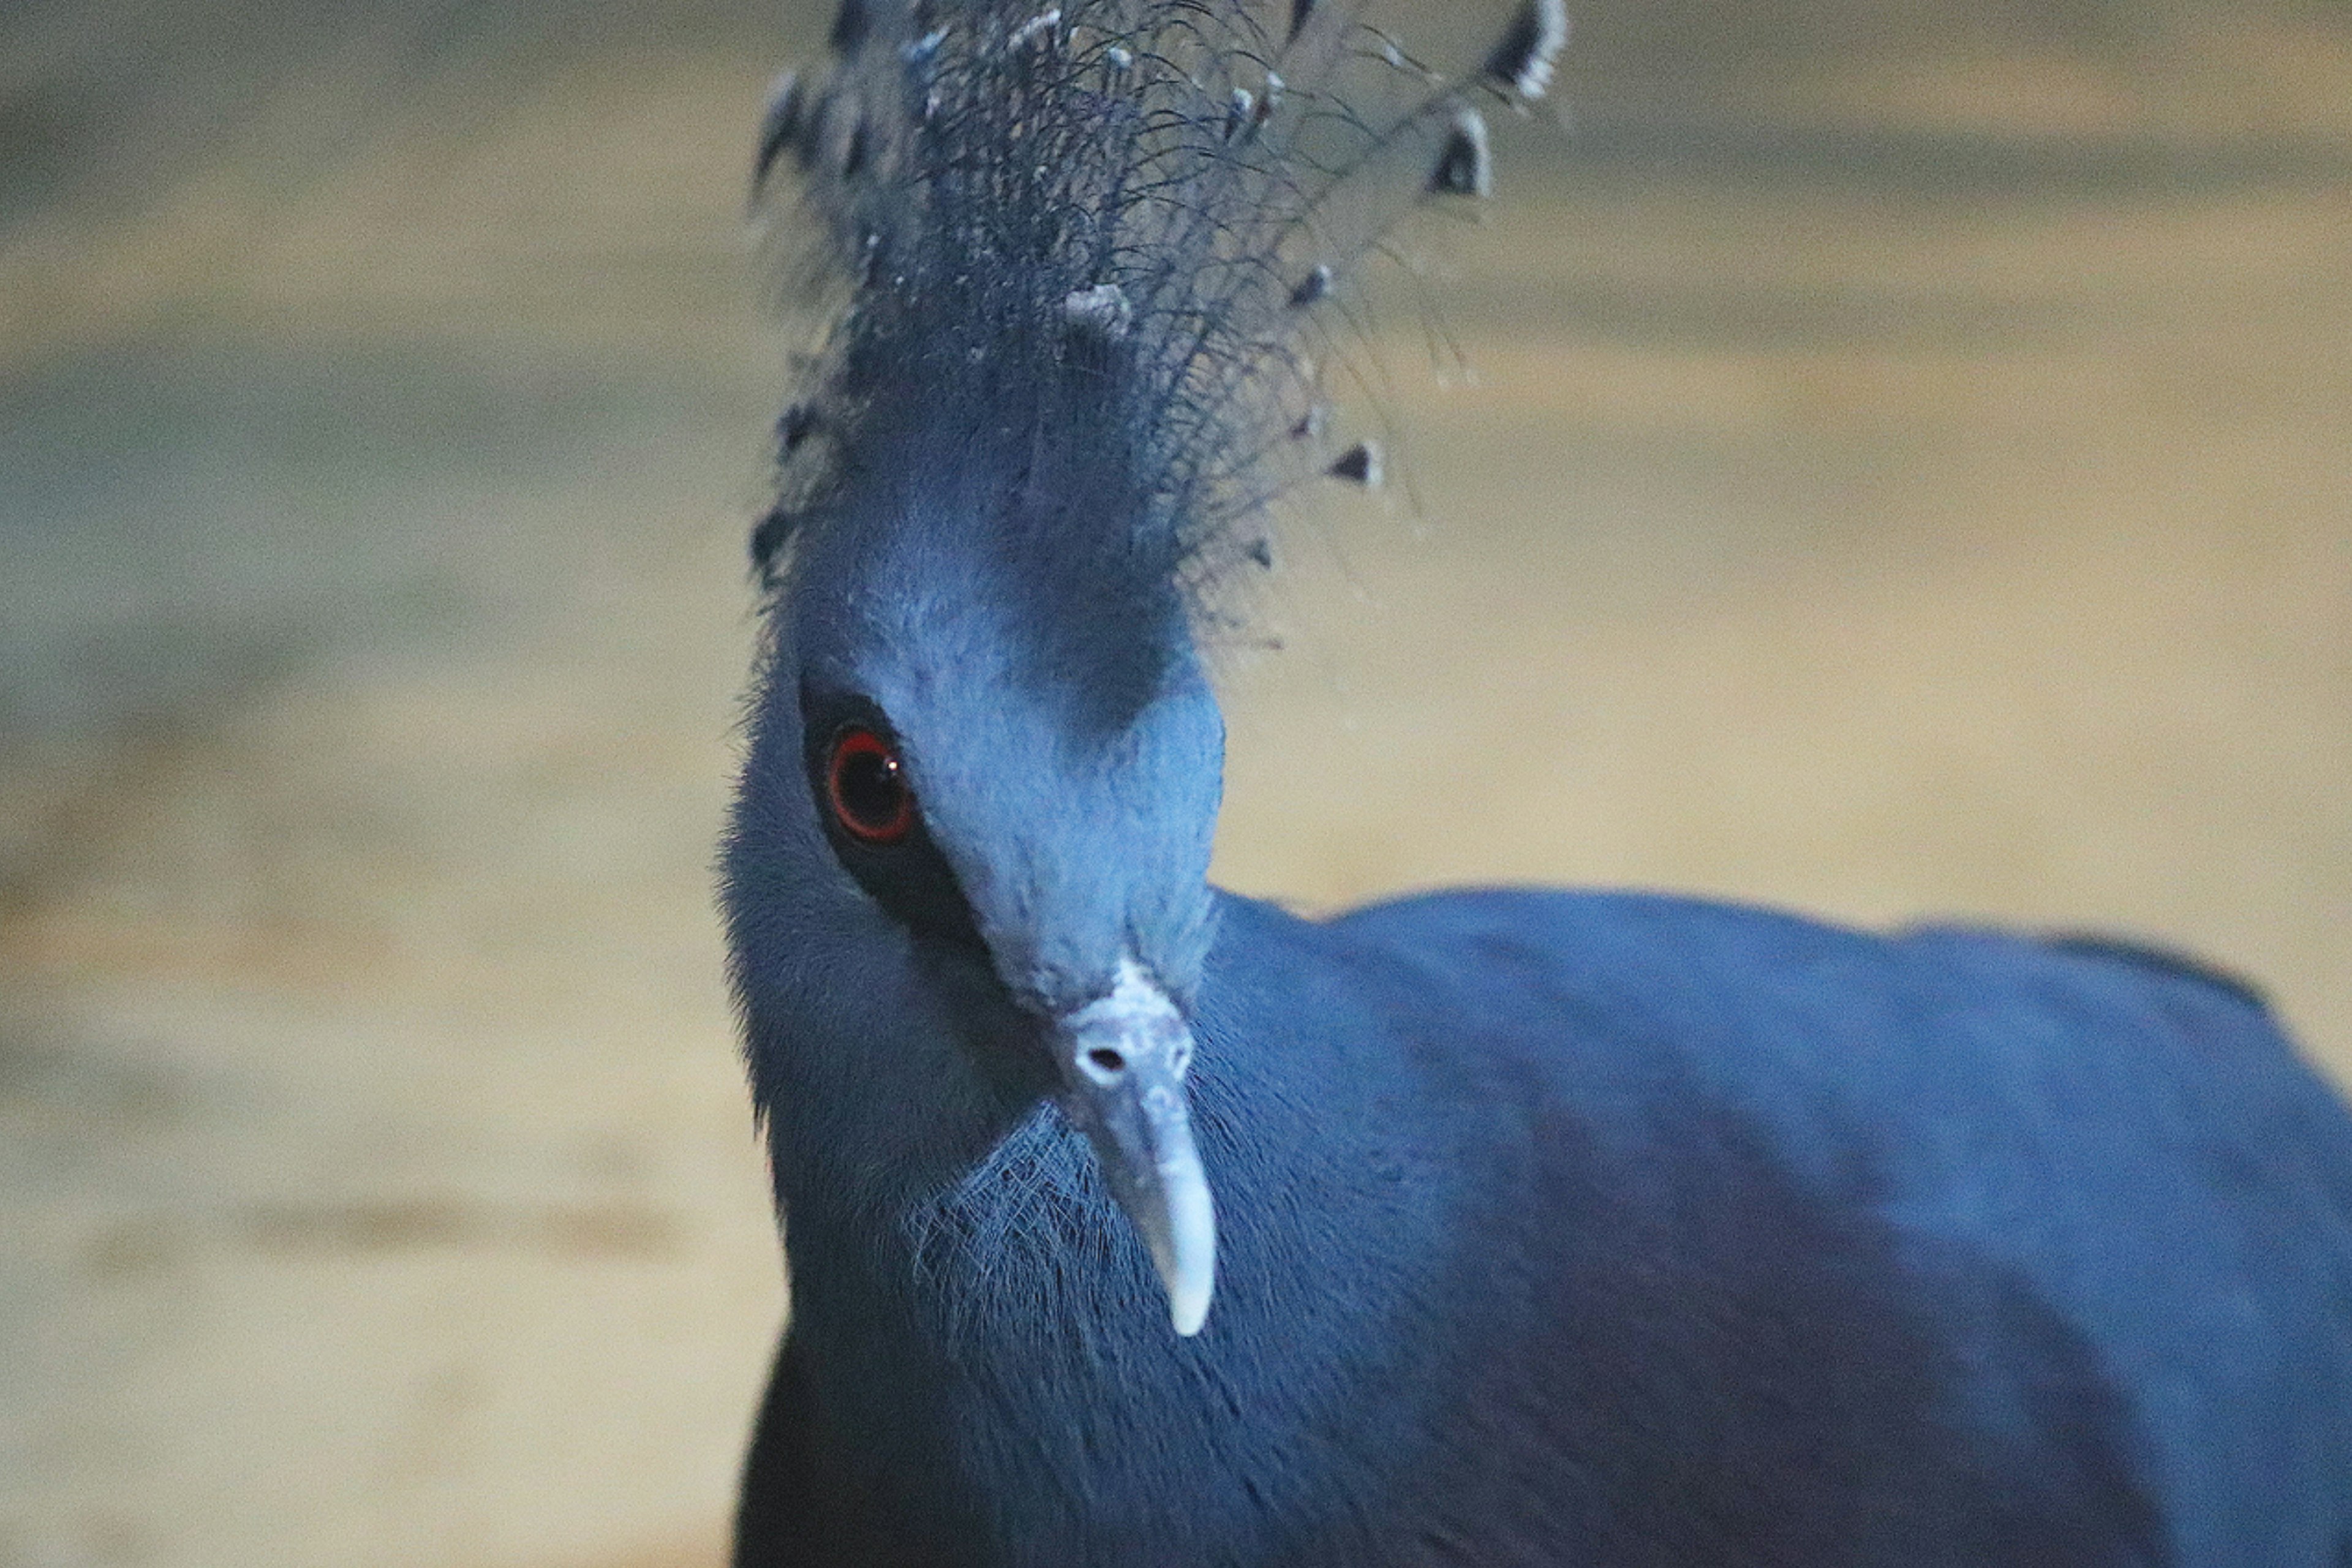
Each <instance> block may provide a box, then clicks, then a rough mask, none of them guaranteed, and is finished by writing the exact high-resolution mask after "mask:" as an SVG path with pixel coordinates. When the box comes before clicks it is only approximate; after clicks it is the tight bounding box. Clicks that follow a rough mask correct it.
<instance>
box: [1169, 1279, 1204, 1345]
mask: <svg viewBox="0 0 2352 1568" xmlns="http://www.w3.org/2000/svg"><path fill="white" fill-rule="evenodd" d="M1168 1317H1169V1321H1171V1323H1173V1324H1174V1325H1175V1329H1176V1332H1177V1334H1178V1335H1179V1336H1180V1337H1181V1338H1183V1339H1188V1340H1189V1339H1191V1338H1192V1336H1193V1335H1194V1334H1197V1333H1199V1332H1200V1331H1201V1326H1202V1324H1203V1323H1206V1322H1207V1321H1209V1293H1208V1292H1207V1291H1206V1290H1199V1291H1185V1292H1183V1293H1182V1294H1181V1295H1171V1296H1170V1297H1169V1298H1168Z"/></svg>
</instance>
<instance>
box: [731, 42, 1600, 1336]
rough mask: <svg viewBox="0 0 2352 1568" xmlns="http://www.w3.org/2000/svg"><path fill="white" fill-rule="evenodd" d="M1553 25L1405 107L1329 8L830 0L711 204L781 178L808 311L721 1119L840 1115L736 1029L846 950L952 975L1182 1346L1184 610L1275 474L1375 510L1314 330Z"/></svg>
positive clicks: (1528, 88)
mask: <svg viewBox="0 0 2352 1568" xmlns="http://www.w3.org/2000/svg"><path fill="white" fill-rule="evenodd" d="M1564 33H1565V17H1564V15H1563V13H1562V12H1561V10H1560V0H1524V8H1523V12H1522V15H1521V16H1520V18H1519V20H1518V21H1517V23H1515V24H1514V26H1513V28H1512V30H1511V31H1510V32H1509V33H1508V34H1507V36H1506V37H1505V38H1504V39H1503V41H1502V42H1501V43H1499V44H1497V45H1496V46H1495V47H1494V48H1493V50H1492V51H1491V52H1490V53H1489V54H1488V56H1487V58H1486V61H1485V63H1484V64H1483V65H1482V66H1481V67H1479V68H1478V70H1477V71H1476V72H1475V74H1473V75H1471V76H1469V77H1466V78H1465V79H1461V80H1446V79H1442V78H1440V77H1438V76H1436V75H1434V74H1433V73H1432V72H1430V71H1429V70H1428V69H1427V68H1424V67H1423V66H1421V65H1419V64H1418V63H1416V62H1413V61H1412V60H1410V59H1409V58H1406V57H1405V56H1404V55H1403V54H1402V52H1401V51H1399V50H1398V48H1397V47H1395V45H1394V44H1393V43H1392V42H1391V41H1390V40H1388V39H1387V37H1385V35H1382V34H1381V33H1379V32H1378V31H1376V30H1374V29H1372V28H1371V27H1370V26H1367V25H1365V24H1363V23H1362V22H1360V20H1359V19H1358V17H1357V16H1356V15H1355V11H1354V7H1353V6H1352V5H1346V4H1339V3H1330V0H1292V4H1291V5H1290V6H1289V7H1288V9H1287V12H1286V14H1282V13H1280V11H1279V8H1276V9H1274V10H1267V9H1265V8H1261V7H1255V6H1251V5H1242V4H1238V3H1235V0H1212V3H1209V4H1201V5H1192V4H1186V5H1137V4H1132V3H1130V0H1063V4H1061V5H1039V4H1037V3H1036V0H971V4H968V5H960V6H956V7H940V6H937V5H930V4H928V3H925V0H906V3H903V4H897V3H887V0H843V5H842V10H841V13H840V17H839V19H838V20H837V21H836V24H835V28H834V34H833V39H834V43H835V48H836V51H837V55H836V58H835V61H834V64H833V67H832V68H831V70H830V72H829V73H827V74H826V75H825V76H824V78H823V79H822V80H815V79H812V80H809V81H805V82H804V81H803V79H801V78H800V77H797V76H794V75H792V74H789V73H788V74H787V75H786V76H785V77H784V78H782V79H780V80H779V82H778V85H777V87H776V89H775V91H774V93H773V95H772V99H771V101H770V104H769V109H768V114H767V118H766V122H765V124H764V126H763V128H762V132H761V141H760V154H759V163H758V174H757V176H756V182H757V184H756V185H755V188H763V187H764V185H765V183H766V181H767V180H768V177H769V175H770V174H772V173H773V172H775V171H777V170H779V169H782V168H784V167H787V166H789V167H792V168H795V169H797V170H798V171H799V172H800V174H802V176H803V181H802V186H801V196H802V200H801V202H800V204H799V205H798V206H797V207H796V208H795V209H793V211H794V213H795V215H796V216H797V217H798V218H800V219H814V222H802V223H800V224H799V231H800V232H801V233H803V234H804V235H811V236H814V241H813V245H812V247H811V248H812V249H813V250H814V260H815V262H816V265H815V266H814V268H812V269H811V275H812V278H813V279H814V287H813V289H811V291H810V297H811V298H812V299H814V300H817V301H818V302H820V303H821V304H822V305H824V307H826V308H827V310H828V312H829V317H830V324H829V327H828V329H827V333H826V336H825V339H824V347H823V350H822V352H821V353H818V354H817V355H815V356H814V359H813V361H812V363H811V368H810V374H809V375H808V376H807V378H806V380H805V382H804V384H803V399H802V401H800V402H799V403H797V404H795V405H793V409H792V410H791V411H790V412H789V413H788V414H787V415H786V416H785V417H784V419H783V421H782V423H781V424H780V426H779V427H778V434H779V436H780V437H781V448H782V458H783V465H782V479H781V484H780V487H779V488H780V490H781V492H782V494H781V500H779V503H778V505H777V507H776V509H775V510H774V511H773V512H772V514H771V515H770V517H769V519H768V520H767V521H765V522H763V523H762V524H761V527H760V529H759V530H758V531H757V532H756V533H755V534H754V536H753V541H752V555H753V560H754V563H755V564H756V566H757V567H758V569H759V571H760V574H761V577H762V579H763V580H764V582H765V583H766V584H767V586H768V587H769V589H770V591H771V600H770V610H771V614H772V644H771V647H772V658H771V661H770V663H769V666H768V668H767V671H766V680H765V684H764V687H763V689H762V691H761V695H760V700H759V709H758V715H757V723H756V727H755V741H754V746H753V753H752V759H751V768H750V769H749V770H748V771H747V773H746V777H745V784H744V790H743V795H742V796H741V798H740V800H739V803H738V808H737V817H736V838H735V848H734V851H733V854H732V856H731V858H730V872H729V889H728V896H729V908H730V922H731V925H732V929H733V937H734V942H735V948H736V973H737V979H738V984H739V986H740V988H741V989H742V991H743V994H744V998H745V1002H746V1005H747V1008H748V1009H749V1010H750V1011H751V1013H752V1014H753V1024H754V1032H755V1040H754V1067H755V1072H756V1073H761V1074H763V1075H764V1076H763V1077H762V1078H761V1087H760V1092H761V1094H762V1096H763V1097H764V1099H765V1102H766V1103H768V1104H770V1105H773V1104H775V1103H777V1102H778V1100H779V1099H780V1098H781V1097H782V1096H785V1095H793V1096H795V1097H812V1098H813V1097H817V1096H821V1095H824V1094H832V1095H835V1096H841V1097H846V1096H855V1095H858V1094H870V1093H872V1092H874V1086H873V1085H872V1084H870V1083H861V1082H858V1081H856V1080H845V1079H828V1080H826V1081H825V1082H824V1084H823V1085H821V1086H820V1085H814V1084H812V1083H809V1082H803V1081H800V1080H797V1079H795V1080H794V1081H793V1082H791V1083H789V1084H787V1083H785V1082H782V1081H781V1076H780V1075H779V1074H778V1073H777V1072H776V1071H773V1070H771V1068H769V1067H767V1066H766V1065H764V1064H763V1063H762V1061H761V1044H760V1041H759V1039H758V1038H757V1036H758V1035H759V1034H760V1032H761V1027H762V1019H761V1008H762V1007H763V1006H767V1007H768V1008H769V1010H770V1018H769V1020H768V1022H769V1023H770V1024H771V1025H772V1029H771V1031H770V1032H771V1033H772V1034H775V1035H778V1036H788V1035H791V1034H792V1033H793V1032H794V1031H796V1030H797V1031H799V1032H801V1033H807V1032H809V1020H810V1016H811V1010H812V1009H813V1008H814V1007H815V1006H816V1005H818V1003H819V1001H820V1000H822V999H829V1005H830V1004H838V1003H839V995H840V992H841V990H842V988H843V987H844V986H845V984H853V982H851V981H848V980H845V978H844V977H845V975H849V974H852V973H855V974H859V975H867V976H879V975H880V974H881V973H883V971H882V969H881V968H880V967H877V962H876V961H877V957H878V956H879V955H882V954H885V953H886V952H897V953H902V954H908V955H913V956H916V957H919V958H922V959H925V960H927V961H930V962H929V964H928V968H927V969H926V971H925V972H926V973H932V974H935V975H949V974H952V975H959V976H962V977H963V978H962V979H960V980H958V981H957V983H956V984H958V985H959V986H964V987H965V988H964V989H961V990H959V991H958V992H957V996H958V998H960V1000H959V1001H957V1002H956V1003H954V1004H952V1005H946V1006H945V1007H944V1010H942V1008H941V1006H940V1005H938V1004H937V1002H936V998H933V1000H932V1002H931V1004H929V1005H932V1007H933V1012H932V1014H931V1015H930V1016H929V1022H931V1023H936V1022H938V1020H939V1018H940V1016H947V1015H950V1014H953V1015H955V1016H958V1017H959V1018H961V1017H962V1016H967V1015H969V1014H971V1013H972V1012H974V1011H977V1010H982V1009H985V1010H988V1011H990V1012H992V1014H993V1015H994V1016H997V1017H1000V1018H1003V1017H1010V1018H1013V1019H1014V1020H1015V1021H1016V1024H1015V1026H1014V1027H1013V1028H1012V1029H1011V1031H1010V1033H1011V1034H1013V1035H1014V1036H1016V1037H1018V1041H1019V1047H1018V1048H1019V1049H1020V1050H1021V1051H1024V1052H1025V1053H1026V1055H1025V1058H1024V1060H1025V1068H1024V1069H1023V1070H1015V1071H1013V1072H1011V1073H1010V1074H1005V1073H1002V1072H998V1073H995V1074H994V1075H993V1076H992V1077H991V1078H990V1079H989V1081H990V1083H991V1084H992V1085H998V1086H1009V1089H1010V1091H1011V1092H1012V1093H1013V1094H1014V1096H1015V1097H1016V1098H1017V1097H1018V1096H1019V1095H1021V1094H1027V1095H1029V1096H1031V1097H1032V1098H1034V1097H1036V1096H1045V1095H1050V1096H1053V1097H1055V1098H1057V1099H1058V1100H1059V1101H1060V1103H1061V1104H1062V1105H1063V1106H1064V1108H1065V1109H1066V1110H1067V1112H1068V1114H1069V1116H1070V1118H1071V1120H1072V1121H1074V1122H1075V1123H1076V1125H1077V1126H1078V1127H1079V1128H1081V1129H1083V1130H1084V1131H1085V1132H1086V1134H1087V1138H1088V1139H1089V1140H1090V1141H1091V1142H1092V1143H1093V1145H1094V1148H1095V1151H1096V1152H1097V1155H1098V1156H1099V1158H1100V1162H1101V1165H1102V1168H1103V1171H1104V1173H1105V1175H1106V1177H1107V1179H1108V1185H1109V1186H1110V1188H1111V1190H1112V1192H1113V1193H1114V1194H1115V1195H1116V1196H1117V1197H1118V1201H1119V1203H1120V1204H1121V1205H1122V1206H1123V1207H1124V1208H1125V1209H1126V1211H1127V1214H1128V1216H1129V1218H1130V1219H1131V1220H1133V1222H1134V1224H1135V1226H1136V1228H1137V1229H1138V1231H1139V1232H1140V1234H1141V1236H1142V1238H1143V1240H1144V1242H1145V1243H1146V1245H1147V1246H1148V1247H1149V1248H1150V1253H1151V1256H1152V1258H1153V1260H1154V1261H1155V1263H1156V1264H1157V1266H1158V1268H1159V1271H1160V1277H1161V1279H1162V1280H1163V1281H1164V1282H1165V1284H1166V1285H1167V1288H1168V1291H1169V1295H1170V1298H1171V1306H1172V1310H1173V1316H1174V1319H1175V1324H1176V1327H1177V1329H1178V1331H1180V1332H1182V1333H1188V1334H1189V1333H1191V1332H1192V1331H1195V1330H1197V1329H1198V1328H1199V1327H1200V1326H1201V1322H1202V1316H1203V1314H1204V1313H1205V1312H1206V1310H1207V1307H1208V1300H1209V1295H1210V1289H1211V1284H1212V1279H1213V1271H1214V1250H1215V1239H1214V1233H1215V1227H1214V1224H1213V1219H1212V1215H1211V1205H1210V1197H1209V1188H1208V1184H1207V1181H1206V1179H1205V1178H1204V1176H1203V1173H1202V1163H1201V1160H1200V1157H1199V1154H1198V1152H1197V1151H1196V1149H1195V1147H1194V1143H1193V1138H1192V1131H1191V1123H1190V1117H1189V1114H1188V1110H1187V1101H1186V1089H1185V1084H1186V1072H1187V1068H1189V1067H1190V1066H1191V1063H1192V1050H1193V1039H1192V1030H1191V1028H1190V1026H1189V1025H1188V1022H1187V1018H1188V1015H1189V1013H1190V1011H1191V1009H1192V1005H1193V1003H1194V1000H1195V996H1196V994H1197V991H1198V988H1199V987H1200V985H1201V984H1202V964H1203V962H1204V959H1205V956H1206V953H1207V951H1208V946H1209V936H1210V931H1209V928H1210V924H1211V919H1212V914H1213V910H1214V908H1215V905H1214V902H1213V895H1212V893H1211V890H1210V889H1209V886H1208V882H1207V870H1208V860H1209V850H1210V843H1211V839H1212V837H1213V829H1214V826H1215V819H1216V812H1217V803H1218V796H1219V791H1220V773H1221V767H1222V752H1223V731H1222V726H1221V723H1220V721H1219V718H1218V713H1217V708H1216V704H1215V701H1214V699H1213V695H1212V694H1211V691H1210V689H1209V687H1208V683H1207V681H1206V679H1205V677H1204V675H1203V672H1202V664H1201V659H1200V658H1199V656H1198V654H1197V652H1196V649H1195V643H1194V630H1193V629H1194V627H1195V626H1198V625H1200V624H1202V614H1203V605H1204V603H1205V601H1204V599H1203V596H1202V595H1203V593H1204V590H1205V587H1206V585H1208V584H1212V583H1213V582H1214V581H1215V580H1216V578H1217V576H1218V573H1219V570H1220V569H1221V568H1223V567H1230V566H1234V565H1237V564H1239V563H1243V562H1251V561H1254V562H1256V563H1260V564H1264V563H1265V561H1266V559H1267V555H1266V552H1265V547H1264V543H1263V540H1262V539H1261V538H1260V537H1259V536H1258V535H1257V528H1258V526H1259V521H1260V514H1261V513H1262V511H1263V510H1264V503H1265V500H1267V498H1268V497H1269V495H1271V494H1273V493H1275V492H1276V491H1278V490H1279V489H1282V488H1283V486H1284V485H1285V484H1286V483H1288V482H1289V481H1290V480H1291V479H1296V478H1298V477H1301V476H1304V475H1307V474H1311V473H1313V472H1315V471H1317V470H1318V468H1320V469H1323V470H1325V471H1328V472H1329V473H1331V474H1335V475H1338V476H1339V477H1341V478H1343V479H1350V480H1353V481H1355V482H1358V483H1369V482H1372V481H1373V479H1374V478H1375V476H1376V475H1377V473H1378V468H1379V464H1378V461H1377V458H1376V457H1375V455H1374V454H1373V453H1372V451H1371V449H1370V447H1368V446H1363V445H1359V446H1356V447H1352V448H1350V449H1349V450H1347V451H1345V452H1342V453H1339V455H1338V456H1337V457H1336V458H1335V457H1334V455H1333V453H1332V452H1331V451H1330V450H1328V449H1326V448H1325V447H1323V446H1322V430H1323V428H1324V425H1323V420H1322V418H1321V409H1322V405H1321V396H1322V385H1321V380H1320V372H1319V371H1318V364H1319V363H1321V356H1319V355H1318V354H1317V353H1313V352H1310V350H1311V349H1312V348H1313V347H1314V346H1316V345H1315V343H1314V339H1315V337H1316V335H1317V333H1318V331H1319V329H1318V326H1317V323H1318V322H1321V321H1324V320H1325V319H1326V317H1327V315H1328V312H1329V311H1330V310H1332V309H1333V301H1334V300H1337V299H1339V298H1341V297H1342V296H1343V295H1344V292H1345V290H1346V289H1347V287H1348V283H1349V279H1350V277H1351V275H1352V273H1353V271H1354V269H1355V268H1356V266H1357V264H1358V263H1360V261H1362V260H1363V259H1364V258H1367V257H1368V256H1370V255H1371V254H1372V253H1373V252H1374V251H1375V250H1377V248H1378V247H1379V245H1380V239H1381V233H1382V231H1383V229H1384V228H1385V227H1386V226H1387V224H1388V221H1389V220H1390V218H1391V217H1392V216H1395V215H1396V214H1397V213H1398V212H1399V211H1401V210H1402V209H1403V208H1406V207H1408V206H1411V205H1415V204H1418V203H1425V202H1450V201H1455V200H1459V199H1462V198H1467V197H1475V196H1478V195H1484V194H1485V193H1486V189H1487V186H1488V184H1489V171H1488V167H1487V142H1486V122H1485V121H1484V119H1483V118H1482V117H1481V114H1480V112H1479V109H1478V103H1479V102H1480V101H1481V100H1503V101H1510V102H1515V103H1521V104H1523V103H1524V102H1525V101H1526V100H1528V99H1531V98H1533V97H1535V96H1536V95H1538V93H1540V92H1541V90H1542V88H1543V85H1544V83H1545V82H1546V81H1547V80H1548V79H1549V75H1550V61H1551V57H1552V56H1553V54H1555V53H1556V52H1557V51H1558V48H1559V42H1560V39H1561V38H1562V37H1564ZM818 970H822V971H823V973H817V972H816V971H818ZM975 974H976V975H979V976H981V977H982V980H983V981H984V991H985V994H984V995H981V996H979V997H977V998H975V996H974V994H972V993H971V991H970V989H969V987H968V986H966V985H965V982H966V981H968V980H969V979H970V977H971V976H972V975H975ZM779 975H781V976H783V977H784V978H783V979H781V980H778V979H776V978H775V977H777V976H779ZM763 976H764V977H766V978H764V979H763V978H762V977H763ZM876 983H877V984H881V983H882V982H881V981H879V980H878V979H877V981H876ZM934 989H936V988H934ZM927 994H928V993H927ZM907 1002H908V998H907V997H906V996H903V995H877V996H876V997H875V998H874V1005H875V1007H876V1008H877V1010H881V1009H887V1008H888V1007H891V1006H894V1005H903V1004H906V1003H907ZM959 1009H961V1011H959ZM933 1032H934V1033H936V1032H937V1031H933ZM1006 1032H1007V1031H1004V1030H997V1031H995V1032H994V1034H993V1035H992V1038H994V1037H999V1036H1002V1035H1003V1034H1004V1033H1006Z"/></svg>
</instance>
